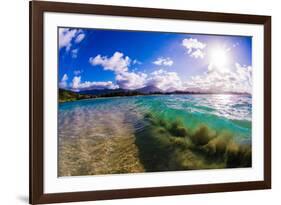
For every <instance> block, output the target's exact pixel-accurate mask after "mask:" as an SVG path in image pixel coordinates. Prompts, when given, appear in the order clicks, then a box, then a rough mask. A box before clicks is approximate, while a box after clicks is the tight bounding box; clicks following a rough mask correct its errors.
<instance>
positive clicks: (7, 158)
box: [0, 0, 281, 205]
mask: <svg viewBox="0 0 281 205" xmlns="http://www.w3.org/2000/svg"><path fill="white" fill-rule="evenodd" d="M65 1H67V0H65ZM72 2H84V3H96V4H108V5H110V4H111V5H124V6H139V7H158V8H168V9H185V10H201V11H218V12H234V13H251V14H265V15H271V16H272V18H273V19H272V20H273V25H272V26H273V33H272V40H273V44H272V49H273V50H272V54H273V56H272V63H273V64H272V71H273V75H272V77H273V83H272V86H273V98H272V100H273V101H272V102H273V103H272V104H273V112H272V114H273V117H272V120H273V124H272V138H273V143H272V145H273V146H272V155H273V188H272V190H266V191H247V192H233V193H215V194H197V195H187V196H170V197H155V198H141V199H124V200H111V201H99V202H84V203H72V204H96V205H105V204H109V205H121V204H122V205H129V204H134V205H138V204H153V205H155V204H164V205H166V204H177V205H183V204H208V205H212V204H215V205H219V204H227V205H237V204H245V203H251V204H255V205H257V204H280V201H281V199H280V195H281V163H280V157H279V156H281V148H280V145H281V136H279V135H280V133H279V130H278V129H279V123H280V121H281V120H280V118H279V116H281V106H280V104H281V92H280V89H281V81H280V80H279V76H280V75H281V70H280V69H281V63H280V61H279V59H280V57H279V55H280V51H279V49H280V48H279V46H280V45H281V38H280V37H281V26H280V25H281V5H279V4H280V3H279V1H276V0H255V1H253V0H153V1H152V0H83V1H79V0H72ZM0 9H1V12H0V15H1V18H0V23H1V27H0V28H1V32H0V56H1V57H0V71H1V72H0V88H1V89H0V96H1V100H0V120H1V121H0V122H1V126H0V129H1V132H0V137H1V142H0V160H1V168H0V193H1V194H0V204H5V205H6V204H7V205H18V204H28V201H27V200H28V82H29V78H28V58H29V54H28V26H29V23H28V1H26V0H6V1H2V2H1V7H0Z"/></svg>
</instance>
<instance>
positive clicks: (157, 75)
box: [146, 69, 182, 91]
mask: <svg viewBox="0 0 281 205" xmlns="http://www.w3.org/2000/svg"><path fill="white" fill-rule="evenodd" d="M146 84H147V85H153V86H155V87H158V88H160V89H161V90H164V91H175V90H181V89H182V82H181V79H180V78H179V76H178V74H177V73H176V72H168V71H165V70H162V69H160V70H157V71H154V72H152V73H151V74H150V75H149V77H148V78H147V82H146Z"/></svg>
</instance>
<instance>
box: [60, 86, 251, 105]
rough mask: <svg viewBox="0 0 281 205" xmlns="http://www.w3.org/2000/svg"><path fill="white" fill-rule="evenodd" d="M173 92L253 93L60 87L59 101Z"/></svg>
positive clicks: (193, 93) (152, 87) (168, 93)
mask: <svg viewBox="0 0 281 205" xmlns="http://www.w3.org/2000/svg"><path fill="white" fill-rule="evenodd" d="M172 94H187V95H196V94H197V95H200V94H201V95H202V94H231V95H251V94H249V93H238V92H224V93H216V92H194V91H181V90H175V91H163V90H161V89H159V88H157V87H156V86H146V87H143V88H139V89H135V90H126V89H122V88H118V89H92V90H83V91H77V92H76V91H73V90H66V89H62V88H59V102H60V103H62V102H71V101H76V100H83V99H91V98H102V97H125V96H137V95H172Z"/></svg>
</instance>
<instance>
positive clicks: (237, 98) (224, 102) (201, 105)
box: [59, 94, 252, 140]
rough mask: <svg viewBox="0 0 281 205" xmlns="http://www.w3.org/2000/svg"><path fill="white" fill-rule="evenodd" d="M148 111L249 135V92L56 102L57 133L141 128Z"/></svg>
mask: <svg viewBox="0 0 281 205" xmlns="http://www.w3.org/2000/svg"><path fill="white" fill-rule="evenodd" d="M147 112H151V113H154V114H155V115H158V116H159V117H161V118H163V119H165V120H168V121H169V120H175V119H180V120H182V121H183V122H184V124H185V125H186V126H187V127H188V128H190V129H194V128H196V127H197V126H198V125H200V124H206V125H208V126H209V127H210V128H213V129H215V130H217V131H221V130H226V131H230V132H232V133H234V135H235V137H236V138H237V139H245V140H247V139H249V138H250V136H251V116H252V98H251V96H248V95H221V94H220V95H154V96H134V97H115V98H100V99H91V100H80V101H75V102H67V103H62V104H60V105H59V136H60V137H76V136H79V135H80V133H81V132H87V134H89V135H91V130H92V131H93V132H94V134H95V135H97V134H98V130H99V128H101V127H102V128H104V127H107V128H106V131H108V133H105V130H103V129H102V131H103V132H101V133H99V135H102V136H103V135H106V136H107V137H109V136H110V135H111V134H112V133H111V132H110V130H111V129H113V130H114V129H118V127H119V126H121V127H119V129H121V128H124V127H127V128H128V129H134V131H138V130H141V129H142V128H143V126H145V123H143V122H142V120H143V116H144V114H145V113H147Z"/></svg>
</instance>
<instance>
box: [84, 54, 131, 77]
mask: <svg viewBox="0 0 281 205" xmlns="http://www.w3.org/2000/svg"><path fill="white" fill-rule="evenodd" d="M89 62H90V64H92V65H93V66H95V65H101V66H102V67H103V69H104V70H111V71H114V72H115V73H116V74H119V73H123V72H126V71H128V66H129V65H130V63H131V59H130V58H129V57H128V56H124V54H123V53H121V52H118V51H117V52H115V53H114V54H113V56H111V57H107V56H101V55H97V56H96V57H91V58H90V59H89Z"/></svg>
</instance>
